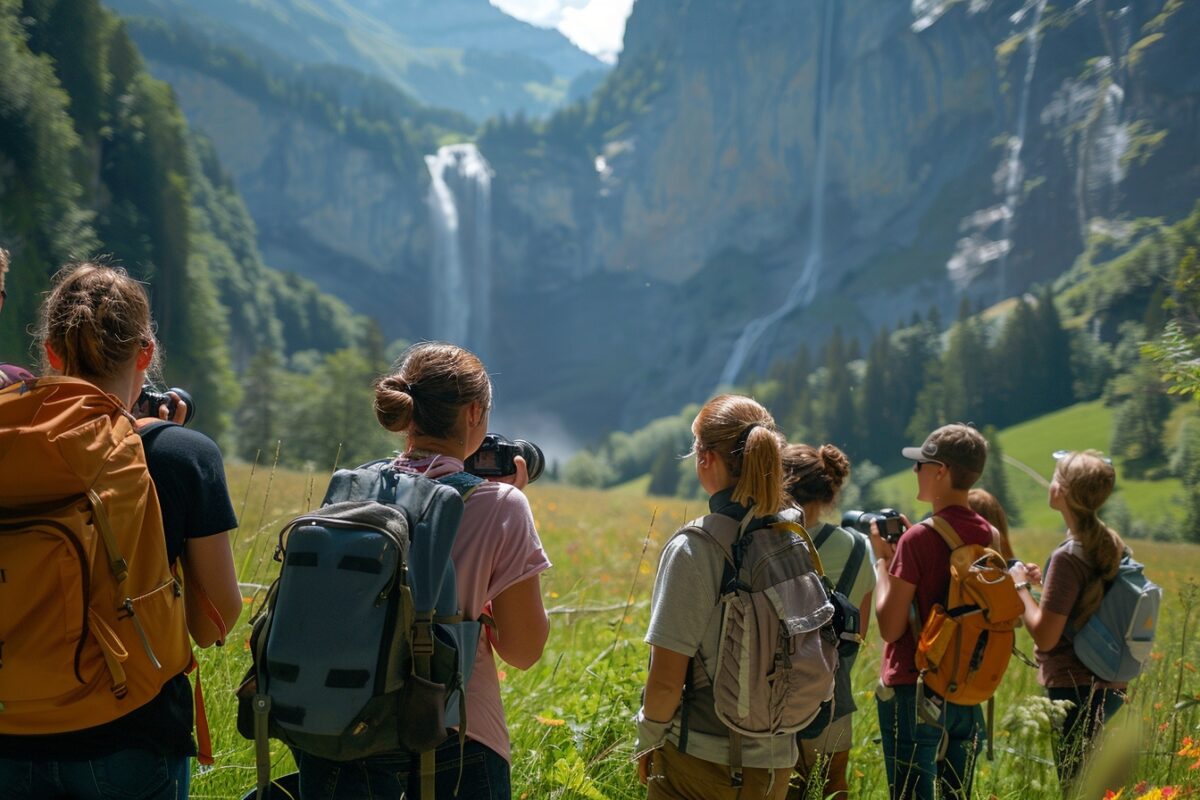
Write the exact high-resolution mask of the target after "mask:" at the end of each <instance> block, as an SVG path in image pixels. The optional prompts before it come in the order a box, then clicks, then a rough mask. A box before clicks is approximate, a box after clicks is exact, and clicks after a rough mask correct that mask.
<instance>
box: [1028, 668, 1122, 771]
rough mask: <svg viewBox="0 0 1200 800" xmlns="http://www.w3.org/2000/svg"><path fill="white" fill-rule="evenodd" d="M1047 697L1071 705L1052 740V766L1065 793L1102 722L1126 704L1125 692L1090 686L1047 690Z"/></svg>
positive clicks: (1102, 725) (1098, 733) (1101, 726)
mask: <svg viewBox="0 0 1200 800" xmlns="http://www.w3.org/2000/svg"><path fill="white" fill-rule="evenodd" d="M1046 694H1047V695H1049V697H1050V699H1051V700H1070V701H1071V702H1072V703H1073V704H1074V705H1073V706H1072V707H1071V709H1070V710H1069V711H1067V718H1066V719H1065V720H1063V726H1062V729H1061V730H1058V731H1055V737H1054V766H1055V769H1056V770H1057V771H1058V783H1059V785H1060V786H1061V787H1062V789H1063V793H1064V794H1065V793H1066V792H1067V790H1068V789H1069V788H1070V787H1071V784H1072V783H1073V782H1074V781H1075V776H1076V775H1077V774H1078V773H1079V768H1080V767H1082V766H1083V763H1084V761H1085V760H1086V759H1087V755H1088V751H1089V750H1090V749H1091V746H1092V740H1094V739H1095V738H1096V737H1097V736H1099V735H1100V730H1101V728H1103V727H1104V723H1105V722H1106V721H1107V720H1109V719H1111V718H1112V715H1113V714H1116V713H1117V710H1118V709H1120V708H1121V706H1122V705H1124V704H1125V692H1123V691H1121V690H1119V689H1100V688H1096V687H1095V686H1094V685H1092V684H1089V685H1087V686H1074V687H1068V688H1064V689H1046Z"/></svg>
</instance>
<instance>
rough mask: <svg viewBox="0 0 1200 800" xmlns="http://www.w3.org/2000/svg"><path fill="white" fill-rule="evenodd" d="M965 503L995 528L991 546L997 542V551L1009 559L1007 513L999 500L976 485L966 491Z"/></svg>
mask: <svg viewBox="0 0 1200 800" xmlns="http://www.w3.org/2000/svg"><path fill="white" fill-rule="evenodd" d="M967 504H968V505H970V507H971V510H972V511H974V512H975V513H976V514H978V515H979V516H981V517H983V518H984V519H986V520H987V521H988V522H989V523H990V524H991V526H992V527H993V528H995V529H996V537H998V538H996V539H995V541H994V542H993V546H996V545H997V544H998V545H999V547H997V548H996V549H997V552H999V553H1000V555H1002V556H1004V558H1005V559H1008V560H1010V561H1011V560H1012V558H1013V549H1012V542H1010V541H1009V538H1008V515H1007V514H1005V513H1004V507H1003V506H1002V505H1000V501H999V500H997V499H996V496H995V495H993V494H992V493H991V492H989V491H988V490H987V489H980V488H978V487H976V488H973V489H971V491H970V492H968V493H967Z"/></svg>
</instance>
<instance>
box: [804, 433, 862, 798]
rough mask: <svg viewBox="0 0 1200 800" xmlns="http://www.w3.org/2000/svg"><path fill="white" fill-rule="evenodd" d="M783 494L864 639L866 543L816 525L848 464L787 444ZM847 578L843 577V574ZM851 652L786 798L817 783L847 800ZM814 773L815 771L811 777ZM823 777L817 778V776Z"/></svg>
mask: <svg viewBox="0 0 1200 800" xmlns="http://www.w3.org/2000/svg"><path fill="white" fill-rule="evenodd" d="M783 469H784V475H785V476H786V477H785V478H784V481H783V486H784V490H785V491H786V492H787V494H788V496H789V497H790V498H791V500H792V501H793V502H794V503H795V504H796V505H797V506H799V507H800V509H801V510H802V511H803V512H804V524H805V526H806V527H807V528H808V531H809V534H810V536H811V537H812V539H813V542H814V543H815V544H816V545H817V552H818V553H819V554H820V556H821V564H822V566H824V568H825V575H826V577H828V578H829V581H830V583H831V584H832V585H833V586H840V587H844V588H845V589H846V590H847V591H846V596H847V597H849V598H850V600H851V601H853V602H855V603H857V604H858V607H859V614H860V617H859V619H860V624H861V626H862V630H861V634H862V635H866V632H867V624H868V622H869V621H870V619H871V613H870V612H871V594H872V592H873V590H874V589H875V571H874V569H872V565H871V558H870V555H871V551H870V547H871V543H870V540H869V539H868V538H867V537H866V536H865V535H864V534H862V533H859V532H858V531H854V530H846V529H845V528H842V527H839V526H837V525H833V524H831V523H829V522H821V517H822V516H824V515H826V514H828V513H829V512H830V511H831V510H832V509H833V508H834V507H835V506H836V504H837V500H838V495H839V494H840V493H841V490H842V486H843V485H844V484H845V482H846V479H847V478H849V477H850V461H849V459H847V458H846V454H845V453H843V452H842V451H841V450H839V449H838V448H837V447H835V446H834V445H832V444H823V445H821V446H820V447H819V448H817V447H813V446H812V445H807V444H790V445H788V446H787V447H785V448H784V450H783ZM851 569H852V570H854V573H853V575H846V574H845V573H846V571H847V570H851ZM857 655H858V654H857V653H854V654H853V655H850V656H844V655H843V656H842V657H841V659H840V663H839V665H838V671H837V676H836V682H835V684H834V695H833V697H834V701H833V719H832V721H831V722H830V723H829V724H828V725H827V726H826V727H825V729H824V730H823V731H822V732H821V733H820V734H819V735H818V736H817V737H815V738H811V739H804V738H798V744H799V747H800V758H799V760H798V761H797V762H796V772H797V773H798V774H799V776H800V788H793V789H792V790H791V792H790V793H789V794H788V797H789V798H796V799H797V800H798V798H801V797H807V796H808V795H809V791H808V789H809V786H808V784H809V783H810V782H812V781H813V780H817V781H819V782H820V783H822V784H823V786H824V788H823V789H822V790H821V792H820V796H821V797H834V798H846V797H849V792H850V787H849V784H848V783H847V780H846V772H847V765H848V763H849V759H850V745H851V743H852V742H853V732H852V729H851V718H852V714H853V713H854V711H855V710H857V706H856V705H855V703H854V691H853V688H852V687H851V685H850V674H851V670H852V669H853V668H854V662H855V660H856V658H857ZM814 769H815V770H816V771H817V772H816V775H815V776H814ZM822 776H823V777H822Z"/></svg>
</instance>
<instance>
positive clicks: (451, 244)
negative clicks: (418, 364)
mask: <svg viewBox="0 0 1200 800" xmlns="http://www.w3.org/2000/svg"><path fill="white" fill-rule="evenodd" d="M425 165H426V167H428V168H429V178H430V180H429V197H428V198H427V202H428V203H429V213H430V218H431V220H432V222H433V259H432V274H431V276H430V277H431V280H430V289H431V297H432V304H431V305H432V309H433V314H432V320H431V329H430V333H431V336H432V338H435V339H440V340H442V341H446V342H453V343H454V344H457V345H461V346H463V347H469V348H471V349H473V350H474V351H475V352H476V353H479V354H480V355H482V351H483V350H484V349H485V348H486V346H487V343H488V339H489V336H490V333H491V294H492V274H491V273H492V176H493V174H494V173H493V172H492V168H491V165H490V164H488V162H487V160H486V159H485V158H484V157H483V154H482V153H480V152H479V149H478V148H476V147H475V145H473V144H453V145H447V146H445V147H441V148H439V149H438V151H437V153H436V154H435V155H429V156H425Z"/></svg>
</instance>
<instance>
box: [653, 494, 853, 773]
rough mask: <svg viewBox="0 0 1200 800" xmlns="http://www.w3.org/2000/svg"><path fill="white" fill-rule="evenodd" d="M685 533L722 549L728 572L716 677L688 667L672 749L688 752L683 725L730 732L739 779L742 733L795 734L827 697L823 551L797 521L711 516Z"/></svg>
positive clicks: (830, 656) (831, 636) (832, 642)
mask: <svg viewBox="0 0 1200 800" xmlns="http://www.w3.org/2000/svg"><path fill="white" fill-rule="evenodd" d="M764 521H765V522H766V524H762V523H763V522H764ZM751 523H755V524H754V525H752V524H751ZM684 532H691V533H698V534H700V535H701V536H703V537H704V538H705V539H707V540H709V541H710V542H712V543H713V545H714V546H716V547H719V548H720V549H721V552H722V554H723V555H724V557H725V569H724V573H723V575H722V579H721V594H720V597H719V598H718V602H720V603H721V605H722V607H723V608H722V617H721V636H720V639H719V645H718V651H717V661H716V673H717V674H716V675H715V676H714V675H707V674H706V673H705V670H704V669H703V666H702V665H701V668H700V669H694V668H693V666H692V664H689V666H688V681H687V686H686V687H685V691H684V705H683V710H682V712H681V714H682V719H681V728H682V731H681V733H680V742H679V749H680V751H682V752H687V733H688V730H689V729H690V730H696V731H700V732H703V733H708V734H714V735H727V736H728V737H729V748H730V763H729V766H730V773H731V775H732V776H733V779H734V784H735V785H737V783H738V781H739V780H740V776H741V766H742V757H741V746H742V738H743V737H747V736H749V737H769V736H775V735H777V734H784V733H796V732H797V731H800V730H801V729H803V728H805V727H807V726H808V725H809V723H811V722H812V721H813V720H814V719H815V718H816V717H817V715H818V713H819V712H820V710H821V708H822V704H825V703H827V701H829V700H830V698H831V697H832V696H833V688H834V675H835V673H836V672H837V668H838V652H837V647H838V639H837V636H836V634H835V633H834V631H833V626H832V624H831V623H832V620H833V614H834V607H833V603H832V602H831V601H830V596H829V591H828V587H827V585H826V582H825V580H824V573H823V570H822V569H821V566H820V556H818V555H817V550H816V548H815V547H813V545H812V543H811V541H809V539H808V534H807V532H806V531H805V530H804V528H803V527H802V526H800V525H798V524H797V523H795V522H790V521H786V520H782V519H778V518H767V519H766V520H762V519H759V520H754V519H753V518H752V517H751V516H750V515H749V514H747V515H746V517H745V518H744V519H743V520H742V521H741V522H740V523H739V522H738V521H737V520H735V519H732V518H731V517H727V516H725V515H723V514H709V515H707V516H704V517H701V518H699V519H696V520H693V521H692V522H690V523H688V525H686V526H685V527H684V528H682V529H681V531H680V533H684ZM677 535H679V534H677ZM696 661H698V659H697V658H693V659H692V662H693V664H694V663H695V662H696Z"/></svg>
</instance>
